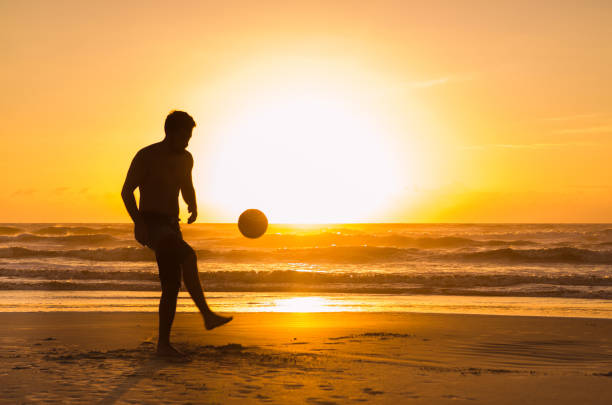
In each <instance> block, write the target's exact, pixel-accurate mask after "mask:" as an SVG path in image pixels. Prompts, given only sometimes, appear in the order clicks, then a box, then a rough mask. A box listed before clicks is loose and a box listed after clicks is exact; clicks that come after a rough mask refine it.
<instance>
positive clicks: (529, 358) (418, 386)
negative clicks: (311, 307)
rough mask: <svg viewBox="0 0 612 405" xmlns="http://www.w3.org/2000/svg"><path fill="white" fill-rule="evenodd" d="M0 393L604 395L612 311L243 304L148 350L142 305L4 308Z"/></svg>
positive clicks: (274, 399) (182, 321)
mask: <svg viewBox="0 0 612 405" xmlns="http://www.w3.org/2000/svg"><path fill="white" fill-rule="evenodd" d="M0 322H1V324H2V325H3V328H2V330H1V331H0V344H1V346H0V358H1V363H0V401H1V402H2V403H7V404H18V403H47V402H48V403H84V404H94V403H100V404H111V403H135V404H142V403H151V404H157V403H181V404H186V403H192V404H200V403H201V404H208V403H218V404H233V403H235V404H242V403H278V404H290V403H300V404H301V403H306V404H345V403H392V404H404V403H408V404H412V403H414V404H445V403H449V404H450V403H452V404H458V403H466V404H477V403H482V404H519V403H521V404H522V403H534V404H536V403H537V404H549V403H550V404H586V403H589V404H591V403H593V404H610V403H612V320H598V319H572V318H538V317H513V316H483V315H445V314H415V313H313V314H283V313H248V314H235V319H234V321H232V322H231V323H230V324H229V325H227V326H224V327H222V328H219V329H216V330H214V331H211V332H207V331H205V330H204V328H203V327H202V322H201V319H200V317H199V315H197V314H193V313H179V314H177V319H176V322H175V327H174V332H173V339H174V342H175V343H176V345H177V347H179V348H181V349H182V350H183V351H185V352H187V353H188V354H189V355H190V356H191V360H190V361H189V362H176V361H169V360H163V359H159V358H156V357H155V356H154V354H153V353H154V342H155V335H156V334H155V330H156V326H157V317H156V314H153V313H2V314H0Z"/></svg>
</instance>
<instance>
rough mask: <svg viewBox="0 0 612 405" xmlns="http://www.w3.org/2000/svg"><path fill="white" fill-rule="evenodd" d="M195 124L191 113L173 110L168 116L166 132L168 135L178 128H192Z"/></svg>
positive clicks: (165, 126) (165, 125) (165, 124)
mask: <svg viewBox="0 0 612 405" xmlns="http://www.w3.org/2000/svg"><path fill="white" fill-rule="evenodd" d="M195 126H196V123H195V121H194V120H193V118H192V117H191V115H189V114H187V113H186V112H185V111H177V110H173V111H171V112H170V114H168V116H167V117H166V122H165V123H164V132H165V133H166V136H168V135H169V134H173V133H175V132H176V131H177V130H181V129H192V128H193V127H195Z"/></svg>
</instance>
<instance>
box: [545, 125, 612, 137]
mask: <svg viewBox="0 0 612 405" xmlns="http://www.w3.org/2000/svg"><path fill="white" fill-rule="evenodd" d="M554 133H555V134H563V135H568V134H569V135H571V134H606V133H612V126H611V125H601V126H595V127H585V128H566V129H560V130H557V131H555V132H554Z"/></svg>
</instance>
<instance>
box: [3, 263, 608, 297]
mask: <svg viewBox="0 0 612 405" xmlns="http://www.w3.org/2000/svg"><path fill="white" fill-rule="evenodd" d="M24 279H25V281H24ZM200 279H201V280H202V283H203V284H204V285H205V288H206V290H207V291H235V292H236V291H244V292H290V291H293V292H336V293H361V294H371V293H375V294H449V295H481V296H487V295H496V296H506V295H513V296H547V297H576V298H578V297H581V298H599V299H610V298H612V279H611V278H609V277H605V276H581V275H568V276H542V275H533V276H529V275H509V274H504V275H478V274H466V275H457V274H413V275H406V274H399V273H396V274H381V273H359V274H354V273H324V272H300V271H293V270H274V271H211V272H201V273H200ZM159 288H160V287H159V283H158V276H157V273H156V272H150V271H89V270H79V271H71V270H40V269H38V270H34V269H32V270H22V269H20V270H15V269H3V268H0V289H2V290H11V289H43V290H135V291H158V290H159Z"/></svg>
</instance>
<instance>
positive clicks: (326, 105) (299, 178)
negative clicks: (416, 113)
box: [196, 76, 400, 223]
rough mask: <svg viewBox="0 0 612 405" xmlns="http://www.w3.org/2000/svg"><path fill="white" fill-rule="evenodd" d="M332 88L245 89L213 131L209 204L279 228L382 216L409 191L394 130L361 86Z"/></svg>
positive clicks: (289, 84)
mask: <svg viewBox="0 0 612 405" xmlns="http://www.w3.org/2000/svg"><path fill="white" fill-rule="evenodd" d="M330 81H331V80H330V79H329V77H327V78H326V77H319V78H316V77H307V78H304V77H303V76H300V77H295V78H293V79H291V78H287V77H286V76H285V77H284V78H283V80H282V81H280V82H276V83H267V85H264V84H262V85H261V86H259V87H255V88H254V89H250V90H245V91H244V92H243V93H242V97H243V101H242V102H241V103H239V104H237V105H235V106H233V107H232V108H231V111H228V112H227V115H228V118H226V119H224V120H223V121H222V123H221V125H219V126H218V127H217V128H216V129H215V134H212V136H213V137H214V138H215V141H214V145H212V147H211V148H210V150H211V153H209V154H207V159H210V160H211V161H210V162H208V164H207V167H208V169H207V170H208V171H209V173H201V175H202V177H201V178H202V179H205V180H203V181H205V184H206V187H207V188H208V190H207V196H206V198H207V199H208V201H209V202H210V203H212V204H214V205H216V206H219V207H223V209H224V210H225V211H226V212H228V211H229V212H228V213H230V214H231V215H236V216H237V215H238V214H239V213H240V212H241V211H242V210H244V209H247V208H258V209H261V210H263V211H264V212H265V213H266V215H268V217H269V219H270V221H271V222H276V223H279V222H294V223H313V222H345V221H354V222H365V221H367V220H368V219H372V218H373V217H374V216H375V215H376V214H378V213H380V212H382V211H383V210H384V208H385V206H386V204H388V202H389V200H390V196H391V194H392V193H393V192H394V190H395V189H397V187H399V186H400V185H399V182H400V181H399V179H398V168H397V165H396V163H397V160H398V158H397V154H398V151H397V148H396V147H395V146H394V145H393V143H392V141H391V139H392V138H393V137H392V136H391V133H390V131H391V129H390V125H389V123H388V122H387V121H386V120H385V118H384V115H383V114H381V113H379V111H377V108H376V107H375V106H365V105H364V103H362V102H361V100H356V99H358V92H357V93H356V91H355V89H349V88H342V87H340V86H339V85H338V83H337V82H334V83H332V84H330ZM331 82H333V81H331ZM205 176H208V177H207V178H206V177H205ZM196 178H198V176H196Z"/></svg>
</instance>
